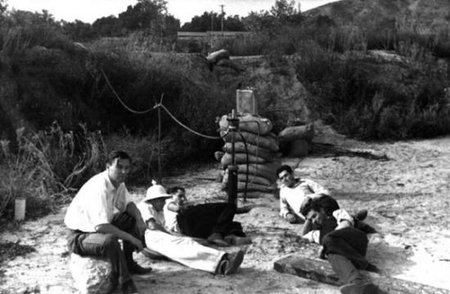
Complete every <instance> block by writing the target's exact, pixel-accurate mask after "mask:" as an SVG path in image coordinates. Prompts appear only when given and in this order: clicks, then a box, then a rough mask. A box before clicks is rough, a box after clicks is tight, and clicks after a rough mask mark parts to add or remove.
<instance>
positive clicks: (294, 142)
mask: <svg viewBox="0 0 450 294" xmlns="http://www.w3.org/2000/svg"><path fill="white" fill-rule="evenodd" d="M313 138H314V126H313V125H312V124H307V125H301V126H291V127H287V128H285V129H284V130H282V131H281V132H280V133H279V134H278V140H279V143H280V148H281V150H282V153H283V155H285V156H288V157H305V156H306V155H308V151H309V146H310V144H311V141H312V139H313Z"/></svg>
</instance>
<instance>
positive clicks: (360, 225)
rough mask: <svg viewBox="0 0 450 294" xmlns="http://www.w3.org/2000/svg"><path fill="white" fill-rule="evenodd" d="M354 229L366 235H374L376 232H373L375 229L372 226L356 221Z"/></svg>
mask: <svg viewBox="0 0 450 294" xmlns="http://www.w3.org/2000/svg"><path fill="white" fill-rule="evenodd" d="M355 228H356V229H358V230H361V231H363V232H364V233H366V234H375V233H376V232H377V230H375V228H373V227H372V226H370V225H368V224H366V223H365V222H363V221H358V220H357V221H355Z"/></svg>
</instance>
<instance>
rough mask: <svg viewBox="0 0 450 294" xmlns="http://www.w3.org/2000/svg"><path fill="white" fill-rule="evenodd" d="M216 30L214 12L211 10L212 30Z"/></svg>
mask: <svg viewBox="0 0 450 294" xmlns="http://www.w3.org/2000/svg"><path fill="white" fill-rule="evenodd" d="M212 31H214V13H213V12H212V11H211V32H212Z"/></svg>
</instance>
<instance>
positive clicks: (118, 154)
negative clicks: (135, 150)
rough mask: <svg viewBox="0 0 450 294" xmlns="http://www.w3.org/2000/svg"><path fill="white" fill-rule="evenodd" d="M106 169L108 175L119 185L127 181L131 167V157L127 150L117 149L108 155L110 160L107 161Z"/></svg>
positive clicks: (112, 181)
mask: <svg viewBox="0 0 450 294" xmlns="http://www.w3.org/2000/svg"><path fill="white" fill-rule="evenodd" d="M106 169H107V170H108V176H109V179H110V180H111V183H112V184H113V185H114V186H115V187H118V186H119V185H120V184H121V183H123V182H125V180H126V178H127V176H128V174H129V173H130V169H131V157H130V155H128V153H126V152H125V151H121V150H115V151H112V152H111V153H110V154H109V155H108V161H107V163H106Z"/></svg>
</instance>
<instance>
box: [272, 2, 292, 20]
mask: <svg viewBox="0 0 450 294" xmlns="http://www.w3.org/2000/svg"><path fill="white" fill-rule="evenodd" d="M270 13H271V14H272V15H273V16H275V17H276V18H280V19H282V18H287V17H290V16H293V15H294V14H297V10H296V9H295V1H294V0H290V1H288V0H276V1H275V4H274V5H273V6H272V8H270Z"/></svg>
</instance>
